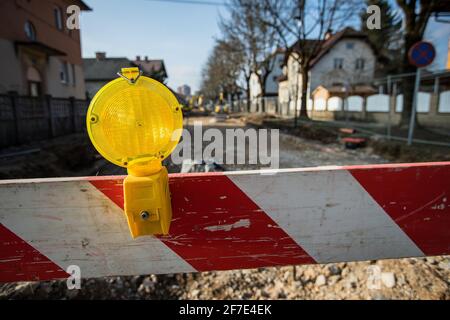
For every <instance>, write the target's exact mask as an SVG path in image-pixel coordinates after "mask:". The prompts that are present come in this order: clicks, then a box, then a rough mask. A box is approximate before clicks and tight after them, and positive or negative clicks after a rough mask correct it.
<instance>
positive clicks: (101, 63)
mask: <svg viewBox="0 0 450 320" xmlns="http://www.w3.org/2000/svg"><path fill="white" fill-rule="evenodd" d="M83 66H84V74H85V82H86V95H87V96H88V98H90V99H92V98H93V97H94V95H95V94H96V93H97V91H98V90H99V89H100V88H101V87H103V86H104V85H105V84H107V83H108V82H110V81H112V80H114V79H117V77H118V75H117V72H119V71H120V69H122V68H131V67H138V68H139V69H140V70H142V72H143V75H145V76H148V77H151V78H153V79H155V80H158V81H160V82H163V81H164V80H165V79H167V72H166V68H165V66H164V61H163V60H149V59H148V58H147V57H145V59H144V60H141V59H140V57H139V56H137V57H136V60H134V61H131V60H129V59H128V58H126V57H112V58H109V57H107V56H106V52H96V53H95V58H84V59H83ZM158 77H159V78H158Z"/></svg>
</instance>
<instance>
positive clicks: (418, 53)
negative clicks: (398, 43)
mask: <svg viewBox="0 0 450 320" xmlns="http://www.w3.org/2000/svg"><path fill="white" fill-rule="evenodd" d="M408 56H409V62H410V63H411V64H412V65H414V66H416V67H418V68H422V67H426V66H428V65H430V64H432V63H433V61H434V58H435V57H436V50H435V49H434V46H433V45H432V44H431V43H429V42H426V41H419V42H416V43H415V44H414V45H413V46H412V47H411V49H409V52H408Z"/></svg>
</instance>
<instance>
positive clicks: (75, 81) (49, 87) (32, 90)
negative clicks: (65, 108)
mask: <svg viewBox="0 0 450 320" xmlns="http://www.w3.org/2000/svg"><path fill="white" fill-rule="evenodd" d="M69 5H77V6H78V7H79V8H80V9H81V10H84V11H89V10H91V9H90V8H89V7H88V6H87V5H86V4H85V3H84V2H83V1H81V0H52V1H37V0H2V1H1V2H0V57H1V59H0V70H1V73H0V93H6V92H16V93H18V94H20V95H30V96H42V95H52V96H54V97H62V98H67V97H75V98H79V99H82V98H84V97H85V85H84V74H83V63H82V58H81V45H80V30H77V29H73V30H69V29H68V28H67V27H66V19H67V14H66V9H67V7H68V6H69Z"/></svg>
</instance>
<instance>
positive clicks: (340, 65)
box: [334, 58, 344, 69]
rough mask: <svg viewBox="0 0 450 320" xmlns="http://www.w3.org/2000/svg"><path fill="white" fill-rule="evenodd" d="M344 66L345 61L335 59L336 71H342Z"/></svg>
mask: <svg viewBox="0 0 450 320" xmlns="http://www.w3.org/2000/svg"><path fill="white" fill-rule="evenodd" d="M343 66H344V59H342V58H335V59H334V69H342V68H343Z"/></svg>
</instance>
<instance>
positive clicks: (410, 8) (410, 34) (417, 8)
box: [397, 0, 441, 126]
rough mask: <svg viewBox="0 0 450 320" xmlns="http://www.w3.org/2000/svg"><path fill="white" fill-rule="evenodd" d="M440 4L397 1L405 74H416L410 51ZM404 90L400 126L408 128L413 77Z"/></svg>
mask: <svg viewBox="0 0 450 320" xmlns="http://www.w3.org/2000/svg"><path fill="white" fill-rule="evenodd" d="M439 2H441V1H438V0H397V4H398V5H399V7H400V8H401V10H402V11H403V28H404V30H403V33H404V35H403V38H404V52H403V59H402V68H401V69H402V72H403V73H414V72H416V71H417V68H416V67H415V66H413V65H411V64H410V63H409V59H408V51H409V49H410V48H411V47H412V46H413V45H414V44H415V43H416V42H418V41H421V40H422V39H423V35H424V33H425V29H426V26H427V24H428V20H429V18H430V16H431V14H432V13H433V11H434V10H435V9H436V8H437V6H438V3H439ZM402 90H403V111H402V117H401V120H400V124H399V125H400V126H408V125H409V121H410V118H411V113H412V104H413V103H412V102H413V95H414V81H413V80H412V78H411V77H405V78H404V80H403V82H402ZM416 120H417V119H416ZM416 123H417V122H416Z"/></svg>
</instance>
